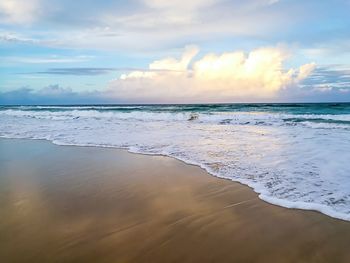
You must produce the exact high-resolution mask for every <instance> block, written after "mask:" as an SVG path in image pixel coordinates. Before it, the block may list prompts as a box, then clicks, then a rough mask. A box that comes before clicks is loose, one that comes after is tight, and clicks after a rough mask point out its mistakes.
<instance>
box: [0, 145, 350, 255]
mask: <svg viewBox="0 0 350 263" xmlns="http://www.w3.org/2000/svg"><path fill="white" fill-rule="evenodd" d="M0 146H1V148H2V149H6V151H1V152H0V164H1V167H2V173H0V207H1V210H2V217H1V218H0V259H2V260H3V261H4V262H8V261H11V262H28V261H33V262H39V261H40V262H52V260H53V259H55V260H57V261H65V262H77V261H79V262H80V261H83V262H349V260H350V252H349V251H348V244H349V242H350V223H349V222H346V221H342V220H338V219H334V218H330V217H328V216H326V215H323V214H321V213H319V212H315V211H305V210H297V209H287V208H283V207H279V206H275V205H271V204H269V203H266V202H264V201H262V200H260V199H259V198H258V196H257V194H256V193H255V192H253V191H252V190H251V189H249V187H247V186H244V185H242V184H240V183H236V182H232V181H229V180H222V179H220V178H216V177H214V176H212V175H210V174H208V173H207V172H206V171H204V170H203V169H201V168H199V167H196V166H194V165H188V164H185V163H183V162H180V161H178V160H175V159H173V158H170V157H163V156H149V155H143V154H130V153H129V152H127V151H126V150H118V149H112V148H102V147H101V148H98V147H76V146H58V145H55V144H53V143H51V142H49V141H44V140H42V141H38V140H27V139H9V140H8V139H0Z"/></svg>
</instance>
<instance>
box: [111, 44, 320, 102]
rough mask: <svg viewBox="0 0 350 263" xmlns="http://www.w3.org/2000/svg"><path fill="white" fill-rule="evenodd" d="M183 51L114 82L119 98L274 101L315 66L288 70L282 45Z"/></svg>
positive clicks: (287, 54) (154, 100) (122, 76)
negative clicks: (210, 51) (219, 51)
mask: <svg viewBox="0 0 350 263" xmlns="http://www.w3.org/2000/svg"><path fill="white" fill-rule="evenodd" d="M198 51H199V50H198V48H197V47H194V46H189V47H187V48H185V50H184V52H183V54H182V56H181V58H180V59H176V58H165V59H162V60H157V61H154V62H152V63H151V64H150V65H149V69H148V70H145V71H132V72H130V73H128V74H122V75H121V77H120V78H118V79H116V80H114V81H112V82H111V84H110V90H111V93H112V94H114V96H116V97H118V98H120V99H128V100H135V101H141V100H142V101H149V102H231V101H255V100H259V99H269V98H276V97H277V96H278V94H279V92H280V91H281V90H283V89H286V88H288V87H292V86H296V85H298V83H300V82H302V81H303V80H304V79H305V78H307V77H308V76H309V75H310V74H311V72H312V71H313V69H314V68H315V64H314V63H310V64H305V65H301V66H300V67H299V68H296V69H293V68H290V69H284V68H283V63H284V62H285V61H286V60H287V59H288V57H289V53H288V52H287V51H286V50H285V49H283V48H279V47H271V48H259V49H256V50H253V51H251V52H250V53H249V54H246V53H245V52H242V51H233V52H226V53H223V54H219V55H217V54H206V55H204V56H202V57H201V58H198V59H195V56H196V55H197V53H198Z"/></svg>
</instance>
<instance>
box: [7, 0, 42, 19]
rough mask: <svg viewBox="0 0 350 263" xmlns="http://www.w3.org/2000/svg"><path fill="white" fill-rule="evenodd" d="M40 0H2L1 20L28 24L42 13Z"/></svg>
mask: <svg viewBox="0 0 350 263" xmlns="http://www.w3.org/2000/svg"><path fill="white" fill-rule="evenodd" d="M40 4H41V3H40V0H1V1H0V21H1V22H5V23H13V24H27V23H32V22H33V21H35V20H36V19H37V17H38V15H39V13H40Z"/></svg>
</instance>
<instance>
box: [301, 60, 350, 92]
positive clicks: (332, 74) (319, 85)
mask: <svg viewBox="0 0 350 263" xmlns="http://www.w3.org/2000/svg"><path fill="white" fill-rule="evenodd" d="M303 85H304V86H305V87H309V88H314V89H320V90H322V91H325V90H332V89H338V90H340V89H342V90H349V91H350V68H349V67H348V66H346V65H328V66H319V67H317V68H315V70H314V71H313V72H312V74H310V76H309V77H308V79H307V80H306V81H305V82H304V83H303Z"/></svg>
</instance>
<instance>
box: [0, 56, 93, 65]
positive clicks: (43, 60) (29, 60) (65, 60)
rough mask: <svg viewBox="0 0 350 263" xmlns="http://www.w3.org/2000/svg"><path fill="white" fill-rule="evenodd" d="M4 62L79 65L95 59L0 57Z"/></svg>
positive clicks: (89, 57)
mask: <svg viewBox="0 0 350 263" xmlns="http://www.w3.org/2000/svg"><path fill="white" fill-rule="evenodd" d="M0 58H1V59H2V60H3V61H6V62H9V63H24V64H56V63H79V62H87V61H89V60H91V58H93V57H92V56H75V57H72V56H70V57H61V56H55V55H53V56H49V57H0Z"/></svg>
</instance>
